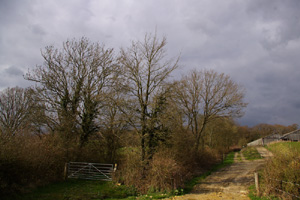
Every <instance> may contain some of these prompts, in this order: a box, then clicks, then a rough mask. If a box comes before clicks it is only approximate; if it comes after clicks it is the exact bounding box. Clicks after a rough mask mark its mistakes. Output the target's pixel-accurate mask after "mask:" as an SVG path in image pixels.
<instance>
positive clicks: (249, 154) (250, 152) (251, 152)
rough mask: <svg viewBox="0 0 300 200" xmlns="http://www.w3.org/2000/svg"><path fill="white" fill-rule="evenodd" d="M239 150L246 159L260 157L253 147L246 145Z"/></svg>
mask: <svg viewBox="0 0 300 200" xmlns="http://www.w3.org/2000/svg"><path fill="white" fill-rule="evenodd" d="M241 152H242V154H243V155H244V157H245V159H246V160H257V159H262V157H261V155H260V153H259V152H258V151H257V149H256V148H255V147H247V148H245V149H243V150H242V151H241Z"/></svg>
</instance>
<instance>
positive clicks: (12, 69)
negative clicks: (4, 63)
mask: <svg viewBox="0 0 300 200" xmlns="http://www.w3.org/2000/svg"><path fill="white" fill-rule="evenodd" d="M4 72H5V73H7V74H8V75H13V76H22V75H23V71H22V70H21V69H19V68H18V67H15V66H11V67H9V68H6V69H5V70H4Z"/></svg>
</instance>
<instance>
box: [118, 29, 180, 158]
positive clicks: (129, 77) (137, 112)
mask: <svg viewBox="0 0 300 200" xmlns="http://www.w3.org/2000/svg"><path fill="white" fill-rule="evenodd" d="M166 44H167V42H166V38H165V37H164V38H162V40H160V39H159V38H157V35H156V34H155V35H151V34H146V35H145V37H144V40H143V41H133V42H132V44H131V46H130V47H129V48H127V49H121V56H120V64H121V66H122V67H123V69H124V76H125V78H126V82H125V84H126V87H125V88H126V90H127V93H128V99H127V101H126V102H127V106H126V111H125V110H124V111H125V112H124V113H130V114H127V116H128V120H129V121H130V122H131V125H132V126H133V127H134V128H135V130H136V131H137V132H138V133H139V135H140V138H141V149H142V160H145V159H146V160H147V159H151V156H152V155H151V150H149V149H151V145H152V143H151V137H152V136H151V131H149V128H150V119H151V115H152V114H153V113H154V112H155V107H156V105H158V104H155V102H156V100H157V98H158V97H159V96H163V95H162V94H163V93H165V92H166V91H167V90H165V89H164V85H165V82H166V80H167V78H168V77H169V75H170V73H171V72H172V71H173V70H175V69H176V68H177V67H178V60H179V58H176V59H169V60H168V59H166V49H165V47H166ZM123 109H125V107H123ZM152 116H153V115H152ZM149 139H150V140H149Z"/></svg>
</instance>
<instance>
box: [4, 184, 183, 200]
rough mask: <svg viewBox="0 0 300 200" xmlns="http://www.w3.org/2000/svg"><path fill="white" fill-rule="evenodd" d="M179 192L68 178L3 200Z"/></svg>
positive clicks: (85, 199)
mask: <svg viewBox="0 0 300 200" xmlns="http://www.w3.org/2000/svg"><path fill="white" fill-rule="evenodd" d="M179 194H182V192H181V191H180V190H175V191H173V192H172V193H156V192H150V193H148V194H147V195H139V194H138V193H137V192H136V190H135V189H134V188H131V187H126V186H124V185H120V186H117V185H114V184H113V183H112V182H104V181H89V180H68V181H65V182H60V183H53V184H49V185H47V186H44V187H39V188H37V189H35V190H34V191H32V192H31V193H28V194H22V195H17V194H15V195H14V196H11V197H7V198H4V199H3V200H36V199H38V200H90V199H93V200H102V199H106V200H120V199H122V200H135V199H139V200H150V199H163V198H168V197H171V196H173V195H179ZM1 200H2V198H1Z"/></svg>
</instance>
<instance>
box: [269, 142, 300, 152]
mask: <svg viewBox="0 0 300 200" xmlns="http://www.w3.org/2000/svg"><path fill="white" fill-rule="evenodd" d="M266 148H267V149H268V150H270V151H272V152H273V153H276V151H295V152H299V153H300V142H279V143H273V144H270V145H268V146H267V147H266Z"/></svg>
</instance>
